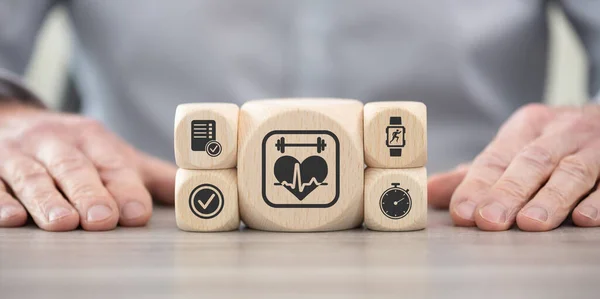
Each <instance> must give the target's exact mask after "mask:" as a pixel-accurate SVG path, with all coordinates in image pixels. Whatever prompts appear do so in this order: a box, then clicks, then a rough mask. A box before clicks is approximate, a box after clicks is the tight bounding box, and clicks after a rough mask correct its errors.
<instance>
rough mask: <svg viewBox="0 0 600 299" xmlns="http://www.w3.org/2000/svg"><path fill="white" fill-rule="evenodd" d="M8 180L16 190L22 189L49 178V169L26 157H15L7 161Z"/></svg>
mask: <svg viewBox="0 0 600 299" xmlns="http://www.w3.org/2000/svg"><path fill="white" fill-rule="evenodd" d="M6 172H7V175H8V180H9V181H11V182H12V184H11V185H12V186H11V187H12V188H13V189H14V190H15V191H22V190H23V189H27V188H28V187H30V186H35V185H36V182H39V181H40V180H42V179H47V178H48V171H47V170H46V168H44V167H43V166H42V165H40V164H38V163H35V162H33V161H29V160H26V159H13V160H11V161H9V162H7V163H6Z"/></svg>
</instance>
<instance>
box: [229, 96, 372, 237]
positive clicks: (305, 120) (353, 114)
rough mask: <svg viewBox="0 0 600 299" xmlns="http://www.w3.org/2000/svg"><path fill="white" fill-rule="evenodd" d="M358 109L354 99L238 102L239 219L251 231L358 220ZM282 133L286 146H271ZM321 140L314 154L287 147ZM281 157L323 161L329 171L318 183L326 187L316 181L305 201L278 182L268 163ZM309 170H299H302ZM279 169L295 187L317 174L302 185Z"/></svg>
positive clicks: (327, 226) (349, 224)
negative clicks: (317, 158) (321, 147)
mask: <svg viewBox="0 0 600 299" xmlns="http://www.w3.org/2000/svg"><path fill="white" fill-rule="evenodd" d="M362 108H363V105H362V103H361V102H359V101H355V100H341V99H287V100H286V99H281V100H263V101H252V102H248V103H246V104H244V105H243V106H242V108H241V111H240V120H239V121H240V125H239V132H238V136H239V142H238V144H239V151H238V158H239V163H238V165H239V167H238V184H239V190H240V192H239V195H240V213H241V217H242V220H243V221H244V222H245V223H246V224H247V225H248V226H250V227H251V228H255V229H262V230H272V231H328V230H341V229H348V228H353V227H356V226H358V225H360V224H361V223H362V220H363V202H362V195H363V192H362V189H363V186H362V185H363V168H364V159H363V150H362V148H363V144H362V141H363V134H362V129H363V122H362V116H363V111H362ZM287 131H295V132H300V133H298V134H292V133H288V132H287ZM309 131H310V132H309ZM324 131H327V132H324ZM282 137H283V138H284V139H285V143H286V144H288V145H289V146H286V147H285V150H284V151H280V150H278V148H277V147H276V143H277V141H278V140H280V139H281V138H282ZM319 139H320V140H321V141H324V142H325V144H326V146H325V147H324V148H323V149H322V151H321V152H320V153H319V152H318V149H317V148H316V147H294V146H292V144H299V143H300V144H317V143H318V140H319ZM263 149H264V150H263ZM263 152H264V153H265V154H264V156H263ZM284 156H291V157H294V158H295V159H297V160H296V161H297V162H298V163H295V164H298V165H300V164H301V163H304V161H306V160H305V159H307V158H308V157H311V156H313V157H314V156H318V157H321V158H322V159H324V161H326V164H327V169H328V173H327V175H326V177H325V178H324V179H320V180H319V181H318V183H322V182H324V183H327V185H319V186H318V187H316V188H315V189H314V190H313V191H312V192H310V193H309V194H308V196H306V197H305V198H303V199H299V198H298V197H297V196H295V195H294V194H292V192H290V191H289V190H288V189H286V188H285V187H283V186H277V185H276V183H281V180H280V179H278V178H277V177H276V176H275V174H274V165H275V163H276V161H278V159H280V158H281V157H284ZM263 157H264V159H263ZM336 157H337V161H336ZM263 163H264V171H263ZM302 167H304V166H302ZM308 170H309V169H307V168H304V171H305V172H304V173H307V172H308ZM285 173H286V174H290V175H289V180H287V181H285V182H286V183H288V184H289V183H292V182H291V181H294V182H295V184H294V186H299V184H302V183H309V182H310V180H309V178H314V177H315V176H312V175H308V177H307V178H306V179H304V180H303V181H302V182H300V181H299V180H297V179H296V180H294V179H293V176H292V174H293V173H296V172H295V171H294V172H292V169H291V167H290V169H289V171H286V172H285ZM263 176H264V180H263ZM338 176H339V179H337V177H338ZM294 177H299V175H298V176H294ZM263 183H264V188H262V187H263ZM338 189H339V190H338ZM263 190H264V192H263ZM336 190H338V191H336ZM291 205H295V206H291ZM317 205H319V207H315V206H317ZM309 206H313V207H309Z"/></svg>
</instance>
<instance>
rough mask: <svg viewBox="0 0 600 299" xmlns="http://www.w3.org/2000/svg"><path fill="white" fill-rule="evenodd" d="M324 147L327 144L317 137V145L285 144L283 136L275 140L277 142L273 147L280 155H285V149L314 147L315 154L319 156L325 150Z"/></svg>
mask: <svg viewBox="0 0 600 299" xmlns="http://www.w3.org/2000/svg"><path fill="white" fill-rule="evenodd" d="M326 146H327V144H326V143H325V140H324V139H323V138H321V137H317V143H286V142H285V137H283V136H282V137H280V138H279V139H277V142H275V147H276V148H277V150H278V151H279V152H280V153H282V154H283V153H285V148H286V147H316V148H317V153H319V154H320V153H321V152H322V151H324V150H325V147H326Z"/></svg>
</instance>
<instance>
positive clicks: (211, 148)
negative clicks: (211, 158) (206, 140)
mask: <svg viewBox="0 0 600 299" xmlns="http://www.w3.org/2000/svg"><path fill="white" fill-rule="evenodd" d="M209 149H210V151H211V152H213V153H215V152H217V150H218V149H219V146H218V145H217V144H215V145H213V146H212V147H210V146H209Z"/></svg>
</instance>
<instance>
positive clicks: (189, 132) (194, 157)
mask: <svg viewBox="0 0 600 299" xmlns="http://www.w3.org/2000/svg"><path fill="white" fill-rule="evenodd" d="M238 115H239V108H238V106H237V105H235V104H227V103H199V104H183V105H179V106H177V112H176V113H175V135H174V136H175V161H176V162H177V165H178V166H179V167H181V168H186V169H225V168H233V167H235V166H236V164H237V125H238Z"/></svg>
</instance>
